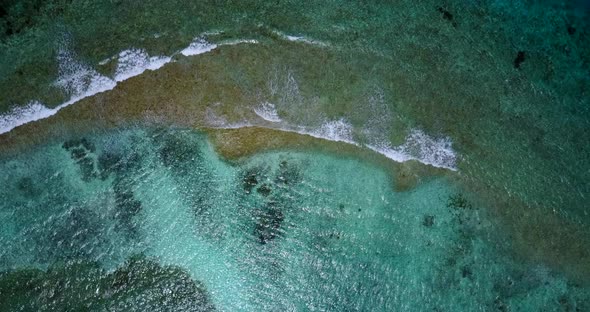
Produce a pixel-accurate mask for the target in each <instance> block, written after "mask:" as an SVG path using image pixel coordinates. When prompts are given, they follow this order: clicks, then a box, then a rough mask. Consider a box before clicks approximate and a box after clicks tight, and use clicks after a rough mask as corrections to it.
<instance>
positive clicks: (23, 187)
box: [16, 177, 41, 198]
mask: <svg viewBox="0 0 590 312" xmlns="http://www.w3.org/2000/svg"><path fill="white" fill-rule="evenodd" d="M16 188H17V189H18V190H19V191H20V192H21V193H22V194H23V195H24V196H25V197H28V198H32V197H36V196H37V195H39V194H40V193H41V190H40V189H38V188H37V187H36V186H35V182H34V181H33V179H32V178H31V177H24V178H21V179H19V180H18V182H17V183H16Z"/></svg>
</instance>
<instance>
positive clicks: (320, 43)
mask: <svg viewBox="0 0 590 312" xmlns="http://www.w3.org/2000/svg"><path fill="white" fill-rule="evenodd" d="M273 33H274V34H275V35H277V36H278V37H280V38H282V39H285V40H288V41H293V42H302V43H306V44H311V45H316V46H321V47H327V46H329V44H328V43H326V42H323V41H320V40H315V39H310V38H307V37H305V36H292V35H287V34H285V33H283V32H280V31H278V30H274V31H273Z"/></svg>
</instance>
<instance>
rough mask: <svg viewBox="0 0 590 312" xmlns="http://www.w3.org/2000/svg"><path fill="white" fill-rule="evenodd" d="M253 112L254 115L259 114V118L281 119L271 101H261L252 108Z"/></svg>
mask: <svg viewBox="0 0 590 312" xmlns="http://www.w3.org/2000/svg"><path fill="white" fill-rule="evenodd" d="M254 112H255V113H256V115H258V116H260V118H262V119H264V120H267V121H270V122H281V121H282V119H281V117H279V114H278V112H277V108H276V107H275V105H274V104H272V103H268V102H265V103H262V104H260V105H259V106H257V107H255V108H254Z"/></svg>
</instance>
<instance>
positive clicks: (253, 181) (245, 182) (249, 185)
mask: <svg viewBox="0 0 590 312" xmlns="http://www.w3.org/2000/svg"><path fill="white" fill-rule="evenodd" d="M257 172H258V171H257V170H255V169H251V170H248V171H247V172H246V173H245V175H244V177H243V178H242V187H243V188H244V192H246V194H250V193H252V189H254V187H255V186H256V185H257V184H258V178H257V175H258V173H257Z"/></svg>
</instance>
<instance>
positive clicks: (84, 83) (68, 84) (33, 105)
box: [0, 39, 246, 134]
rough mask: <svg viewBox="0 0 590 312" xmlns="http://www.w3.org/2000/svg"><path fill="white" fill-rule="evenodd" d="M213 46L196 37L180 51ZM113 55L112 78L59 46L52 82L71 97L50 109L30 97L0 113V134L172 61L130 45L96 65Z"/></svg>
mask: <svg viewBox="0 0 590 312" xmlns="http://www.w3.org/2000/svg"><path fill="white" fill-rule="evenodd" d="M244 42H246V41H244ZM215 47H217V46H216V45H215V44H210V43H208V42H206V41H205V40H203V39H198V40H196V41H194V42H192V43H191V44H190V45H189V46H188V47H187V48H185V49H183V50H182V51H180V53H182V54H184V55H197V54H201V53H206V52H209V51H211V50H213V49H214V48H215ZM115 58H116V59H117V60H118V63H117V69H116V71H115V77H114V79H112V78H109V77H106V76H103V75H101V74H100V73H98V72H97V71H96V70H95V69H94V68H92V67H91V66H89V65H87V64H85V63H83V62H81V61H80V60H79V59H78V57H77V56H76V55H75V54H74V53H73V52H72V51H70V50H68V49H66V48H63V49H61V50H60V51H59V53H58V57H57V61H58V66H59V77H58V79H57V80H56V81H55V82H54V84H55V85H56V86H58V87H60V88H62V89H64V90H65V91H66V92H67V93H68V94H69V96H70V98H69V99H68V100H67V101H66V102H64V103H62V104H60V105H59V106H57V107H56V108H53V109H50V108H47V107H45V106H44V105H43V104H42V103H40V102H39V101H32V102H30V103H29V104H28V105H26V106H23V107H17V108H15V109H13V110H12V111H10V112H8V113H5V114H2V115H0V134H2V133H5V132H8V131H10V130H12V129H14V128H15V127H18V126H20V125H24V124H26V123H29V122H32V121H36V120H39V119H43V118H47V117H49V116H51V115H54V114H55V113H57V112H58V111H59V110H60V109H62V108H64V107H66V106H68V105H71V104H74V103H76V102H78V101H80V100H82V99H84V98H86V97H89V96H93V95H95V94H97V93H100V92H104V91H108V90H112V89H113V88H115V86H116V85H117V82H121V81H123V80H126V79H129V78H131V77H134V76H137V75H140V74H142V73H143V72H145V71H146V70H156V69H158V68H160V67H162V66H164V65H165V64H166V63H169V62H171V61H172V59H171V58H170V57H168V56H149V54H148V53H147V52H146V51H145V50H142V49H129V50H125V51H122V52H121V53H119V55H118V56H113V57H110V58H107V59H104V60H102V61H101V62H100V63H99V65H105V64H107V63H108V62H110V61H112V60H114V59H115Z"/></svg>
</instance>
